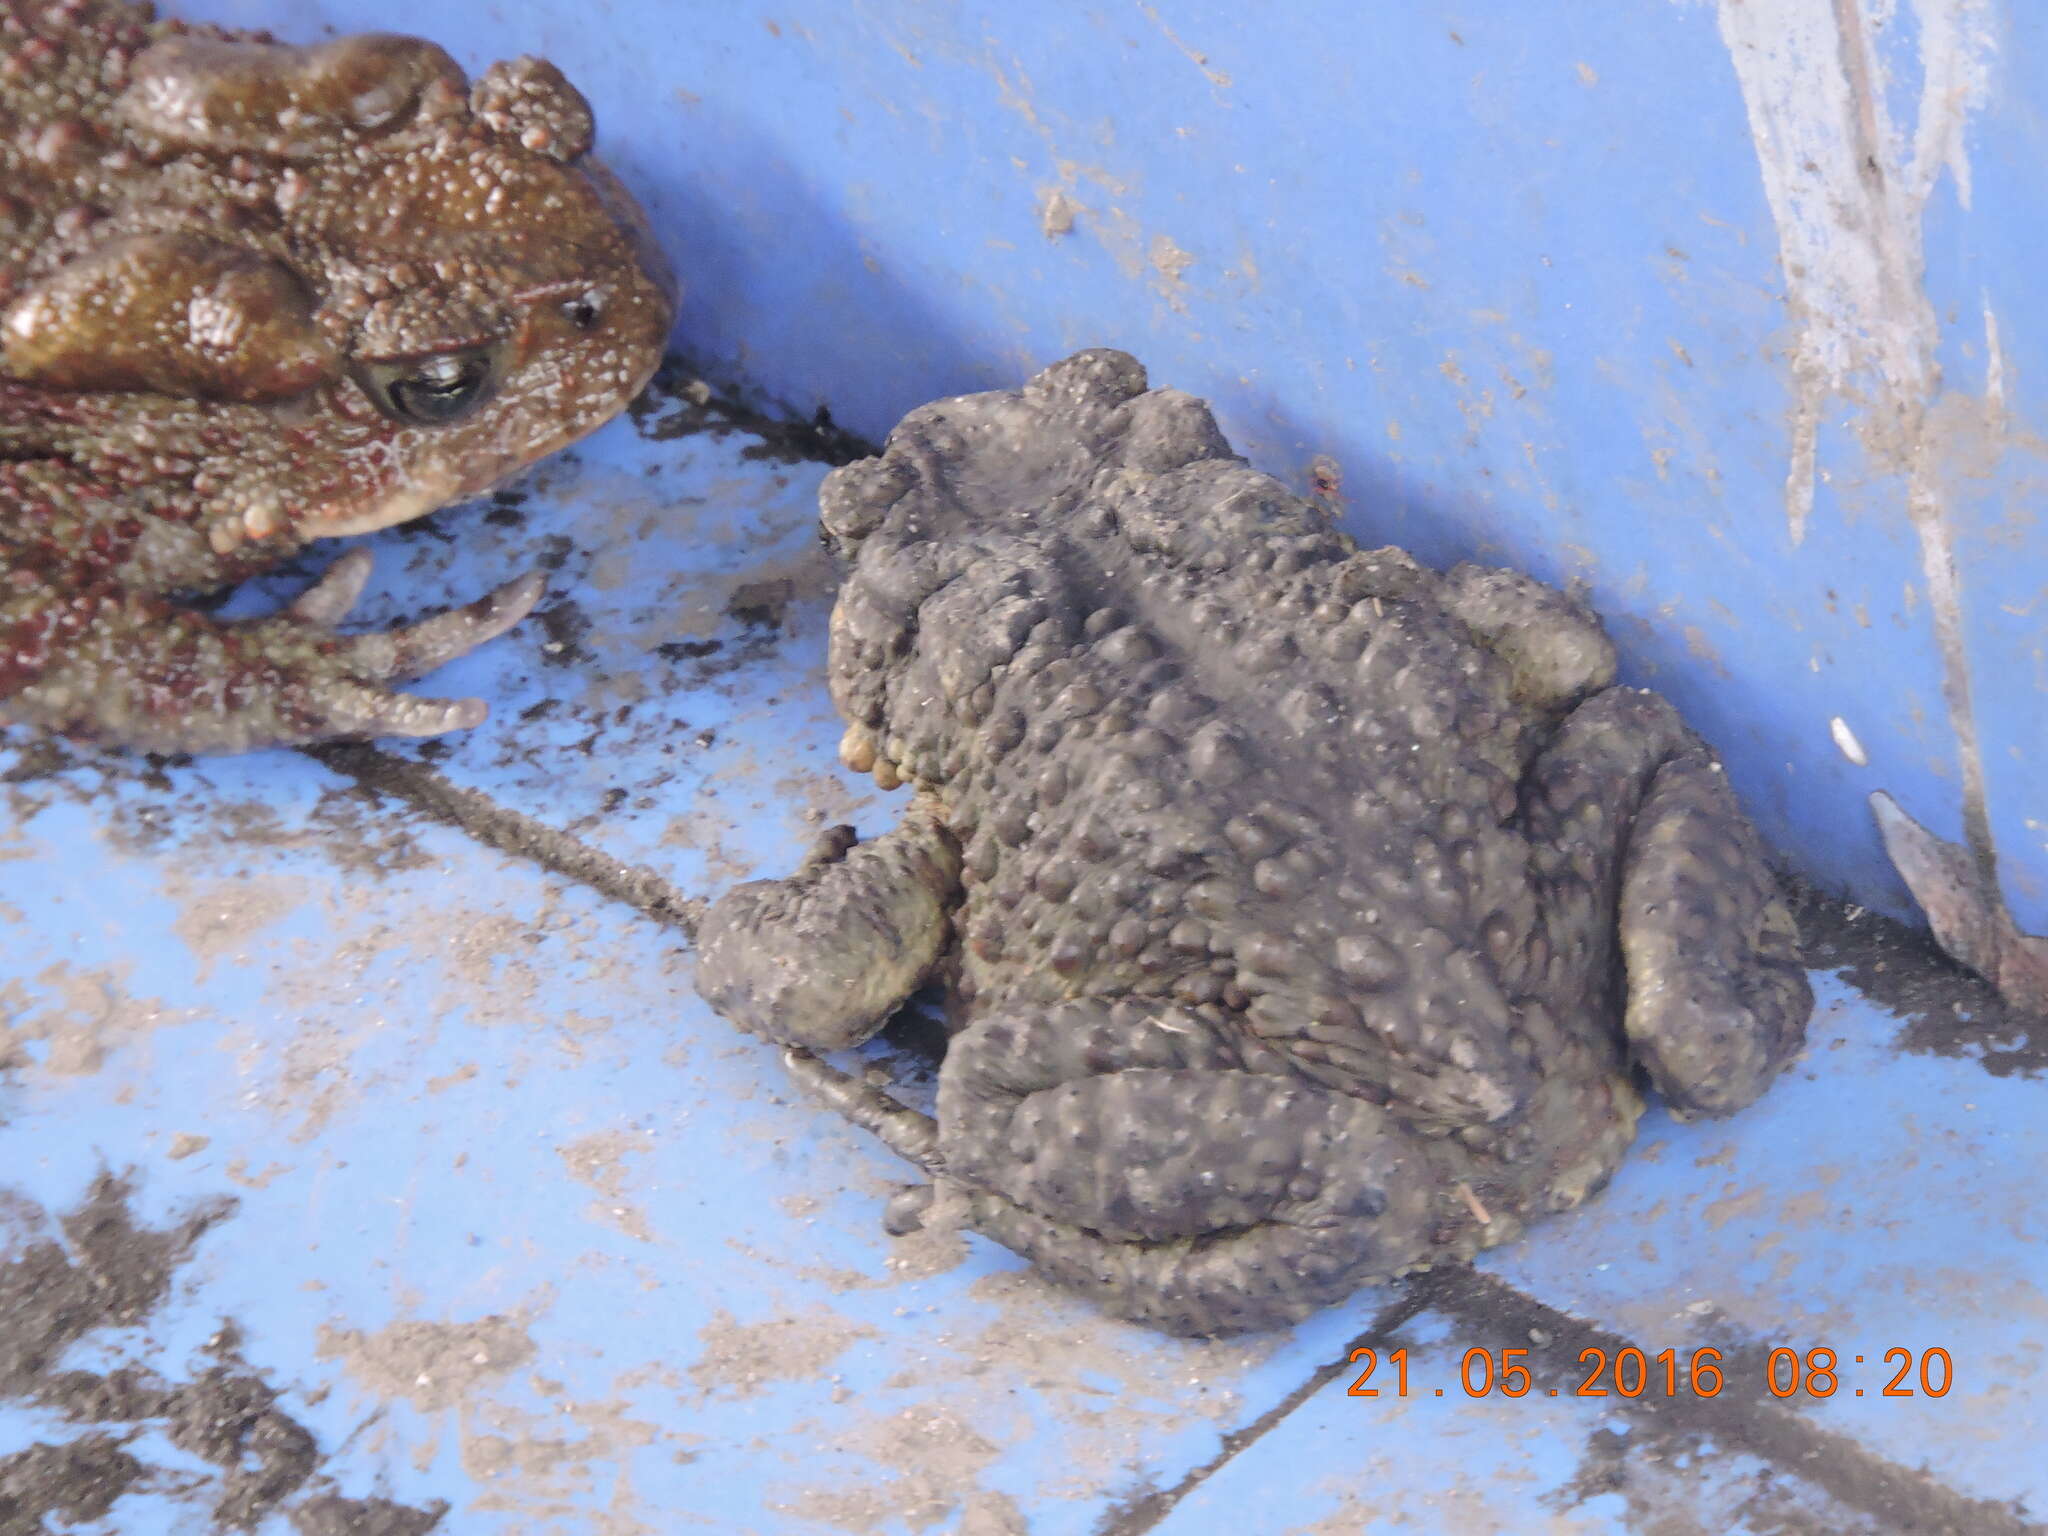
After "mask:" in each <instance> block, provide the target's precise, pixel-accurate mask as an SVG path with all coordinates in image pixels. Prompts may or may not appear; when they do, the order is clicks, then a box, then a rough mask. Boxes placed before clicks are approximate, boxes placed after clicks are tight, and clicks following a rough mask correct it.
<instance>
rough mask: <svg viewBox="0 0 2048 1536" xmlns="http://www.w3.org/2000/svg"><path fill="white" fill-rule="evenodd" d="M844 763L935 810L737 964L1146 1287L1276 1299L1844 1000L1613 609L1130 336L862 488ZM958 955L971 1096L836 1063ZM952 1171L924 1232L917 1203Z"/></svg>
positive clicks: (1469, 1242)
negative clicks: (1266, 420)
mask: <svg viewBox="0 0 2048 1536" xmlns="http://www.w3.org/2000/svg"><path fill="white" fill-rule="evenodd" d="M821 501H822V506H823V521H824V528H825V534H826V538H827V541H828V542H829V543H830V544H832V545H833V546H834V548H835V549H836V550H837V551H838V552H839V553H840V554H841V555H843V556H844V557H845V558H846V559H847V561H848V562H849V570H848V573H847V577H846V582H845V585H844V587H843V588H842V589H841V592H840V595H839V600H838V606H837V608H836V609H835V611H834V613H833V617H832V635H831V660H830V679H831V688H832V695H833V698H834V700H835V702H836V703H837V704H838V706H839V709H840V711H841V712H842V713H843V714H844V715H845V716H846V718H847V719H848V721H849V722H850V728H849V729H848V731H847V735H846V740H845V743H844V745H843V747H842V752H843V754H844V756H845V758H846V760H847V762H848V763H849V764H850V765H851V766H853V767H854V768H856V769H857V770H872V771H873V773H874V775H875V777H876V779H877V781H878V782H880V783H881V784H882V785H883V787H885V788H887V787H891V786H893V785H895V784H896V783H898V782H899V781H907V782H909V783H910V784H911V785H913V786H914V787H915V791H916V792H915V794H914V796H913V798H912V800H911V803H910V805H909V807H908V808H907V810H906V812H905V815H904V818H903V821H902V823H901V824H900V825H899V826H898V827H896V828H895V829H893V830H892V831H890V832H888V833H887V834H885V835H883V836H881V837H878V838H876V839H874V840H873V841H871V842H868V843H864V844H856V843H854V841H853V838H852V836H851V834H850V833H849V832H848V831H847V830H846V829H844V828H839V829H835V830H834V831H833V832H832V833H829V834H827V836H826V838H825V840H824V842H823V843H822V844H821V845H820V847H819V848H818V850H817V851H816V852H815V853H814V854H813V855H812V856H811V858H810V859H809V860H808V861H807V862H806V863H805V865H804V867H803V868H802V869H800V870H799V871H798V872H797V874H796V875H795V876H794V877H793V878H792V879H789V880H783V881H764V882H756V883H753V884H750V885H746V886H742V887H740V888H738V889H737V890H735V891H734V892H732V893H731V894H730V895H728V896H727V897H725V899H724V900H723V901H722V902H720V903H719V904H718V905H717V906H716V907H714V908H713V910H712V912H711V913H710V914H709V916H708V917H707V919H706V921H705V924H704V927H703V930H702V932H701V934H700V935H699V938H700V943H701V958H700V962H699V980H698V985H699V987H700V989H701V990H702V992H703V994H704V996H705V997H706V999H707V1000H709V1001H710V1002H711V1004H712V1005H713V1006H714V1007H716V1008H717V1009H719V1010H720V1011H721V1012H723V1013H725V1014H727V1015H728V1016H729V1017H731V1018H733V1019H734V1020H736V1021H737V1022H739V1023H740V1024H742V1025H743V1026H745V1027H746V1028H748V1029H751V1030H754V1031H757V1032H759V1033H761V1034H765V1035H768V1036H770V1037H772V1038H774V1039H777V1040H780V1041H783V1042H786V1043H788V1044H791V1045H793V1046H796V1047H800V1048H802V1049H800V1050H798V1051H796V1052H793V1053H792V1055H791V1060H792V1064H793V1065H794V1066H796V1067H797V1068H798V1069H799V1071H800V1074H801V1075H802V1076H804V1077H805V1078H807V1079H808V1080H810V1081H811V1082H813V1083H814V1084H815V1085H816V1086H818V1087H819V1088H820V1089H821V1090H822V1091H823V1092H825V1093H826V1095H827V1096H828V1097H829V1098H831V1099H832V1100H833V1101H834V1102H836V1103H838V1104H839V1105H840V1107H841V1108H843V1109H844V1110H846V1111H847V1112H848V1113H849V1114H850V1115H852V1117H853V1118H854V1119H856V1120H857V1121H859V1122H860V1123H862V1124H864V1125H867V1126H869V1127H870V1128H871V1129H874V1130H876V1131H878V1132H880V1133H881V1134H882V1135H884V1136H885V1137H886V1138H887V1139H888V1140H889V1141H890V1143H891V1145H892V1146H894V1147H896V1149H897V1150H899V1151H900V1152H902V1153H904V1155H906V1156H908V1157H910V1158H912V1159H914V1160H916V1161H918V1162H920V1163H922V1164H923V1165H924V1166H925V1167H926V1168H927V1170H929V1171H930V1172H931V1173H933V1174H934V1175H936V1176H939V1177H941V1178H942V1179H943V1180H944V1181H946V1182H947V1183H949V1184H951V1185H953V1186H955V1187H956V1188H957V1191H958V1193H959V1200H958V1201H957V1202H956V1203H957V1205H958V1206H959V1208H960V1210H961V1211H962V1213H963V1217H964V1221H965V1223H966V1225H968V1226H970V1227H973V1228H975V1229H977V1230H979V1231H981V1232H983V1233H986V1234H987V1235H988V1236H990V1237H993V1238H995V1239H996V1240H997V1241H999V1242H1001V1243H1004V1244H1006V1245H1008V1246H1009V1247H1011V1248H1013V1249H1015V1250H1016V1251H1017V1252H1019V1253H1021V1254H1023V1255H1025V1256H1026V1257H1028V1258H1030V1259H1031V1260H1033V1261H1034V1262H1035V1263H1036V1264H1038V1265H1039V1266H1040V1267H1041V1268H1042V1269H1043V1270H1044V1271H1045V1272H1046V1273H1048V1274H1049V1275H1051V1276H1052V1277H1053V1278H1055V1279H1056V1280H1059V1281H1061V1282H1063V1283H1065V1284H1067V1285H1070V1286H1073V1287H1075V1288H1077V1289H1079V1290H1082V1291H1084V1292H1087V1293H1089V1294H1091V1295H1093V1296H1095V1297H1096V1298H1098V1299H1099V1300H1100V1301H1101V1303H1102V1304H1103V1305H1104V1306H1105V1307H1107V1308H1108V1309H1109V1310H1111V1311H1113V1312H1116V1313H1118V1314H1120V1315H1122V1316H1125V1317H1129V1318H1133V1319H1136V1320H1139V1321H1142V1322H1146V1323H1150V1324H1153V1325H1156V1326H1159V1327H1162V1328H1166V1329H1170V1330H1172V1331H1174V1332H1178V1333H1192V1334H1213V1333H1225V1332H1231V1331H1235V1330H1239V1329H1246V1328H1259V1327H1269V1326H1274V1325H1278V1324H1281V1323H1285V1322H1289V1321H1292V1320H1294V1319H1297V1318H1300V1317H1303V1316H1306V1315H1307V1314H1308V1313H1309V1312H1311V1311H1313V1310H1315V1309H1316V1308H1318V1307H1321V1306H1323V1305H1325V1304H1327V1303H1329V1302H1331V1301H1334V1300H1336V1299H1338V1298H1339V1297H1341V1296H1343V1295H1345V1294H1347V1293H1348V1292H1349V1291H1351V1290H1352V1289H1353V1288H1354V1287H1356V1286H1358V1285H1360V1284H1362V1283H1365V1282H1367V1281H1372V1280H1377V1279H1384V1278H1386V1277H1389V1276H1392V1275H1396V1274H1399V1273H1401V1272H1402V1271H1404V1270H1407V1269H1410V1268H1413V1267H1415V1266H1418V1265H1426V1264H1428V1263H1430V1262H1431V1261H1432V1260H1435V1259H1439V1258H1444V1257H1454V1256H1464V1255H1469V1254H1471V1253H1473V1252H1474V1251H1475V1250H1477V1249H1479V1248H1482V1247H1485V1246H1488V1245H1490V1244H1493V1243H1498V1242H1501V1241H1504V1240H1506V1239H1507V1238H1510V1237H1512V1236H1514V1235H1515V1234H1516V1233H1518V1232H1519V1231H1520V1230H1521V1229H1522V1227H1523V1224H1524V1223H1525V1222H1526V1221H1527V1220H1528V1219H1529V1218H1531V1217H1534V1216H1537V1215H1541V1214H1542V1213H1544V1212H1548V1211H1556V1210H1561V1209H1564V1208H1566V1207H1568V1206H1571V1205H1575V1204H1577V1203H1578V1202H1579V1201H1581V1200H1583V1199H1584V1198H1585V1197H1586V1196H1587V1195H1588V1194H1590V1193H1592V1192H1593V1191H1594V1190H1596V1189H1598V1188H1599V1187H1600V1186H1601V1184H1602V1183H1603V1182H1604V1181H1605V1180H1606V1179H1607V1177H1608V1176H1609V1174H1611V1173H1612V1172H1613V1170H1614V1168H1615V1166H1616V1164H1617V1163H1618V1162H1619V1160H1620V1158H1621V1156H1622V1153H1623V1151H1624V1149H1625V1148H1626V1147H1627V1145H1628V1143H1629V1140H1630V1139H1631V1137H1632V1136H1633V1134H1634V1128H1635V1123H1636V1118H1637V1115H1638V1114H1639V1113H1640V1111H1641V1108H1642V1100H1641V1098H1640V1096H1639V1094H1638V1089H1637V1083H1636V1077H1637V1073H1638V1070H1639V1071H1640V1074H1641V1075H1642V1076H1643V1077H1645V1078H1646V1079H1647V1081H1648V1082H1649V1083H1650V1084H1651V1085H1653V1086H1654V1087H1655V1088H1656V1089H1657V1090H1658V1091H1659V1092H1661V1093H1662V1094H1663V1095H1664V1097H1665V1099H1666V1100H1667V1102H1669V1103H1670V1105H1671V1106H1672V1107H1673V1108H1674V1109H1675V1110H1677V1111H1679V1112H1681V1113H1702V1114H1725V1113H1727V1112H1729V1111H1732V1110H1734V1109H1737V1108H1739V1107H1741V1106H1742V1105H1744V1104H1747V1103H1748V1102H1750V1101H1751V1100H1752V1099H1754V1098H1755V1097H1756V1096H1757V1094H1759V1093H1760V1092H1762V1090H1763V1089H1764V1087H1765V1086H1766V1085H1767V1084H1768V1083H1769V1082H1770V1080H1771V1078H1772V1077H1773V1076H1774V1074H1775V1073H1776V1072H1777V1071H1778V1069H1779V1068H1780V1067H1781V1066H1782V1065H1783V1064H1784V1062H1785V1061H1786V1059H1787V1058H1788V1057H1789V1056H1790V1055H1791V1054H1792V1053H1793V1052H1794V1051H1795V1050H1797V1049H1798V1047H1799V1045H1800V1042H1801V1039H1802V1037H1803V1034H1804V1029H1805V1022H1806V1017H1807V1014H1808V1012H1809V1011H1810V1009H1811V1006H1812V994H1811V992H1810V991H1809V989H1808V986H1807V981H1806V976H1805V973H1804V971H1803V970H1801V968H1800V966H1799V964H1798V960H1797V954H1796V943H1795V936H1794V933H1793V930H1792V925H1791V920H1790V917H1789V915H1788V913H1787V911H1786V909H1785V907H1784V906H1783V904H1782V903H1781V902H1780V901H1779V900H1778V899H1777V897H1776V895H1775V890H1774V884H1773V881H1772V878H1771V876H1770V873H1769V871H1768V870H1767V869H1766V868H1765V865H1764V861H1763V858H1762V855H1761V853H1760V851H1759V848H1758V845H1757V838H1756V834H1755V833H1754V831H1753V830H1752V829H1751V827H1750V825H1749V823H1748V822H1747V821H1746V820H1745V819H1744V818H1743V816H1742V813H1741V811H1740V810H1739V809H1738V808H1737V806H1736V804H1735V801H1734V798H1733V796H1732V795H1731V794H1730V792H1729V789H1728V786H1727V783H1726V781H1725V780H1724V779H1723V777H1722V775H1721V771H1720V768H1719V766H1718V764H1716V763H1715V761H1714V759H1713V757H1712V756H1711V755H1710V754H1709V752H1708V750H1707V748H1706V747H1705V746H1704V745H1703V744H1702V743H1701V741H1700V740H1699V738H1698V737H1696V736H1694V735H1693V734H1692V733H1691V732H1690V731H1689V730H1687V729H1686V727H1685V726H1684V725H1683V724H1682V723H1680V721H1679V719H1678V717H1677V715H1676V714H1675V713H1674V712H1673V710H1672V708H1671V706H1670V705H1669V704H1667V703H1665V701H1664V700H1663V699H1661V698H1659V697H1658V696H1657V695H1655V694H1653V693H1646V692H1639V691H1636V690H1633V689H1628V688H1619V687H1615V686H1613V684H1612V679H1613V673H1614V652H1613V648H1612V647H1611V645H1610V644H1609V643H1608V641H1607V638H1606V636H1605V635H1604V634H1603V633H1602V632H1601V630H1600V628H1599V625H1598V624H1597V623H1596V621H1595V620H1594V619H1593V618H1592V617H1591V616H1590V615H1589V614H1588V613H1587V612H1586V611H1585V610H1584V609H1583V608H1581V607H1580V606H1579V605H1578V604H1577V603H1575V602H1573V601H1572V600H1571V599H1569V598H1567V597H1565V596H1563V595H1562V594H1560V593H1558V592H1555V591H1553V590H1551V589H1550V588H1547V587H1544V586H1542V585H1540V584H1538V583H1537V582H1535V581H1532V580H1529V579H1528V578H1525V577H1522V576H1517V575H1514V574H1512V573H1510V572H1506V571H1492V570H1482V569H1480V568H1478V567H1476V566H1470V565H1466V566H1459V567H1458V568H1457V569H1455V570H1452V571H1451V572H1449V573H1448V574H1445V575H1439V574H1437V573H1436V572H1433V571H1430V570H1426V569H1424V568H1422V567H1420V566H1418V565H1417V564H1416V563H1415V562H1414V561H1412V560H1411V559H1409V558H1408V557H1407V556H1406V555H1404V554H1403V553H1401V552H1400V551H1399V550H1395V549H1380V550H1371V551H1360V550H1359V549H1358V548H1357V547H1356V546H1355V545H1354V544H1353V543H1352V542H1351V540H1350V539H1348V538H1346V537H1345V536H1344V535H1343V534H1341V533H1338V532H1335V531H1334V530H1333V529H1332V528H1331V527H1330V526H1329V525H1328V522H1327V520H1326V519H1325V518H1324V516H1323V515H1322V514H1321V513H1319V512H1318V511H1317V510H1316V509H1314V508H1313V507H1311V506H1310V505H1309V504H1307V503H1306V502H1303V501H1302V500H1300V499H1299V498H1297V497H1295V496H1293V495H1291V494H1289V493H1288V491H1287V490H1286V489H1285V488H1284V487H1282V486H1281V485H1280V484H1279V483H1278V482H1276V481H1274V480H1272V479H1270V478H1268V477H1267V476H1265V475H1262V474H1258V473H1256V472H1254V471H1253V470H1251V469H1249V468H1247V467H1246V466H1245V465H1244V464H1243V463H1242V462H1241V461H1239V460H1238V459H1236V458H1235V457H1233V456H1232V454H1231V452H1230V449H1229V446H1228V445H1227V444H1226V443H1225V442H1224V440H1223V438H1222V437H1221V435H1220V434H1219V433H1218V432H1217V430H1216V426H1215V423H1214V422H1213V421H1212V420H1211V418H1210V415H1209V412H1208V409H1207V408H1206V407H1205V406H1204V405H1203V404H1202V403H1201V402H1200V401H1198V400H1195V399H1193V398H1191V397H1189V396H1187V395H1183V394H1179V393H1176V392H1174V391H1171V390H1153V391H1149V392H1148V391H1146V389H1145V379H1144V374H1143V372H1142V370H1141V369H1140V368H1139V367H1138V365H1137V363H1136V362H1135V361H1133V360H1132V359H1131V358H1129V357H1127V356H1125V355H1124V354H1122V353H1120V352H1110V351H1097V352H1086V353H1082V354H1080V355H1079V356H1076V357H1073V358H1070V359H1068V360H1067V361H1066V362H1063V363H1060V364H1058V365H1056V366H1055V367H1052V368H1050V369H1048V370H1046V371H1045V372H1044V373H1042V374H1040V375H1039V376H1038V377H1037V378H1035V379H1033V380H1032V381H1031V383H1030V384H1028V385H1026V386H1025V388H1024V389H1022V390H1021V391H1012V392H1009V393H1001V394H985V395H971V396H967V397H964V398H961V399H956V400H947V401H941V402H939V403H938V404H935V405H931V406H927V407H925V408H923V409H922V410H919V411H915V412H913V413H912V414H911V415H910V416H909V417H907V418H906V419H905V420H904V421H903V423H902V424H901V425H900V426H899V427H898V428H897V429H896V431H895V433H894V434H893V435H892V436H891V437H890V439H889V445H888V450H887V452H886V453H885V454H884V455H883V456H882V457H880V458H877V459H869V460H865V461H863V462H861V463H858V464H853V465H849V466H848V467H846V468H844V469H841V470H838V471H836V472H835V473H834V474H833V475H832V476H831V477H830V478H829V479H828V480H827V481H826V484H825V488H824V490H823V493H822V497H821ZM927 977H936V978H937V979H939V980H941V981H943V982H944V984H945V985H946V986H947V988H948V989H949V992H950V1000H951V1004H952V1008H953V1012H954V1017H953V1019H952V1021H951V1022H952V1025H953V1027H954V1033H953V1035H952V1038H951V1040H950V1042H949V1044H948V1047H947V1053H946V1058H945V1062H944V1065H943V1067H942V1069H941V1071H940V1076H939V1095H938V1118H937V1122H936V1125H935V1126H934V1125H933V1123H932V1122H931V1121H929V1120H927V1119H925V1117H923V1116H922V1115H917V1114H914V1113H913V1112H912V1111H910V1110H909V1109H907V1108H906V1107H904V1106H902V1105H900V1104H898V1103H896V1102H895V1101H894V1100H893V1099H890V1098H888V1097H887V1096H885V1095H883V1094H881V1093H880V1092H879V1091H878V1090H876V1089H873V1088H870V1087H868V1086H866V1085H864V1084H862V1083H859V1082H857V1081H855V1080H853V1079H850V1078H847V1077H845V1076H844V1075H843V1074H840V1073H838V1072H836V1071H835V1070H833V1069H831V1068H829V1067H827V1066H826V1065H825V1064H824V1063H822V1062H819V1061H817V1060H815V1058H812V1057H811V1056H809V1054H808V1052H809V1051H811V1050H825V1049H831V1048H835V1047H840V1046H845V1045H850V1044H853V1043H855V1042H857V1041H860V1040H862V1039H865V1038H866V1037H867V1036H869V1035H870V1034H872V1033H873V1032H874V1031H875V1029H876V1028H877V1027H879V1025H880V1024H881V1023H882V1022H883V1021H884V1020H885V1019H886V1018H887V1017H888V1015H889V1014H890V1012H891V1011H892V1010H893V1009H894V1008H896V1007H897V1005H898V1004H899V1003H901V1002H902V1001H903V1000H904V998H905V997H907V996H908V994H909V993H910V992H911V991H912V989H913V988H915V987H917V986H918V985H920V984H921V983H922V982H923V981H925V980H926V978H927ZM915 1212H916V1200H915V1199H913V1200H911V1201H908V1202H906V1203H905V1206H904V1208H903V1209H900V1210H899V1213H898V1215H899V1218H900V1217H901V1216H903V1215H904V1214H906V1213H907V1214H908V1215H909V1216H910V1217H911V1219H915Z"/></svg>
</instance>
